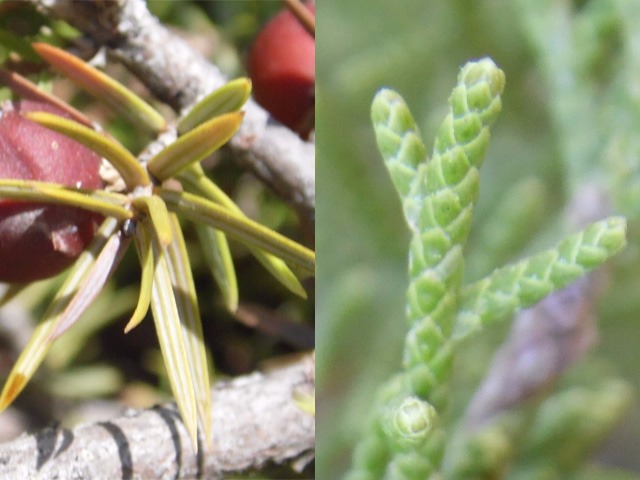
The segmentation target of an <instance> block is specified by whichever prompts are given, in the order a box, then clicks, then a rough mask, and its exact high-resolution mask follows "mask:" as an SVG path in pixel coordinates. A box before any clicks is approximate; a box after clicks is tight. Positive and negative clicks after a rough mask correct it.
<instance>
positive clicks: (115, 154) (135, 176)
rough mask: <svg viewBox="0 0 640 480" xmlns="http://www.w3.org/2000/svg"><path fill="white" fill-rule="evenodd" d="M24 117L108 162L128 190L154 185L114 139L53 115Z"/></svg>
mask: <svg viewBox="0 0 640 480" xmlns="http://www.w3.org/2000/svg"><path fill="white" fill-rule="evenodd" d="M23 115H24V116H25V117H26V118H28V119H29V120H32V121H34V122H36V123H39V124H40V125H42V126H43V127H47V128H49V129H51V130H54V131H56V132H58V133H62V134H63V135H66V136H68V137H71V138H73V139H74V140H76V141H77V142H80V143H81V144H83V145H84V146H85V147H87V148H89V149H91V150H93V151H94V152H96V153H97V154H98V155H100V156H102V157H104V158H106V159H107V160H108V161H109V163H111V165H113V167H114V168H115V169H116V170H117V171H118V173H119V174H120V176H121V177H122V179H123V180H124V183H125V185H126V186H127V188H129V189H133V188H135V187H137V186H145V185H149V184H150V183H151V180H150V179H149V175H148V174H147V171H146V170H145V168H144V167H143V166H142V165H141V164H140V163H139V162H138V160H136V157H134V156H133V155H132V154H131V153H130V152H129V150H127V149H126V148H124V147H123V146H122V145H120V143H118V142H117V141H116V140H115V139H113V138H110V137H107V136H106V135H103V134H101V133H98V132H96V131H95V130H92V129H90V128H87V127H85V126H84V125H81V124H79V123H78V122H74V121H73V120H68V119H66V118H64V117H60V116H59V115H54V114H52V113H47V112H29V113H24V114H23Z"/></svg>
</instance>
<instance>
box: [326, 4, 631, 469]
mask: <svg viewBox="0 0 640 480" xmlns="http://www.w3.org/2000/svg"><path fill="white" fill-rule="evenodd" d="M632 3H633V2H628V1H622V0H621V1H611V2H608V1H607V2H577V1H576V2H573V3H572V2H566V1H565V2H561V1H556V2H551V1H540V2H527V1H515V2H508V1H499V0H494V1H466V0H456V1H439V0H433V1H425V0H405V1H403V2H389V1H385V0H371V1H367V2H341V1H339V0H324V1H322V2H321V4H320V5H319V7H318V13H317V16H318V19H317V23H318V32H317V57H316V63H317V97H316V102H317V103H316V109H317V110H316V122H317V125H316V126H317V130H316V142H317V168H316V172H317V198H318V205H317V221H316V226H317V227H316V229H317V251H318V259H319V261H318V274H317V290H316V291H317V299H318V302H317V308H316V312H317V317H318V318H317V322H316V326H317V327H316V328H317V333H316V338H317V379H318V417H317V426H318V429H317V430H318V434H317V435H318V437H317V438H318V450H317V462H318V463H317V471H318V472H319V475H320V476H321V478H339V474H340V472H342V471H343V470H344V468H345V467H346V465H347V464H348V462H349V457H350V451H349V450H350V448H351V446H352V444H353V442H354V441H355V440H356V439H357V438H358V435H359V429H360V428H361V426H362V422H363V420H364V418H365V416H366V414H367V413H369V408H370V405H371V403H372V402H371V400H372V396H373V394H374V392H375V390H376V386H377V385H378V384H379V383H380V382H381V381H382V380H383V379H385V378H386V377H387V376H388V375H389V374H390V373H391V372H393V371H395V370H396V369H397V368H398V367H399V365H400V358H401V353H400V352H401V343H402V338H403V335H404V333H405V329H406V326H405V321H404V318H403V306H404V291H405V288H406V284H407V279H406V248H407V242H408V238H409V236H408V232H407V230H406V227H405V225H404V222H403V219H402V215H401V210H400V203H399V200H398V199H397V196H396V194H395V192H394V190H393V188H392V185H391V182H390V180H389V178H388V175H387V172H386V170H385V168H384V165H383V163H382V159H381V157H380V155H379V153H378V152H377V149H376V147H375V140H374V137H373V131H372V128H371V124H370V120H369V106H370V103H371V100H372V98H373V95H374V94H375V92H376V90H377V89H378V88H380V87H382V86H389V87H392V88H394V89H395V90H397V91H398V92H399V93H400V94H401V95H402V96H403V97H404V98H405V100H406V102H407V103H408V105H409V106H410V108H411V109H412V112H413V114H414V116H415V118H416V120H417V122H418V124H419V125H420V126H421V128H422V133H423V137H424V139H425V142H426V144H427V146H428V149H429V150H430V149H431V144H432V142H433V138H434V136H435V130H436V127H437V125H438V124H439V122H440V121H441V120H442V118H443V117H444V114H445V112H446V107H447V102H446V100H447V97H448V95H449V93H450V91H451V89H452V88H453V86H454V85H455V81H456V75H457V73H458V70H459V67H460V66H461V65H463V64H464V63H465V62H466V61H468V60H469V59H473V58H479V57H483V56H490V57H491V58H493V59H494V61H495V62H496V63H497V64H498V65H499V66H500V67H501V68H502V69H503V70H504V71H505V74H506V79H507V84H506V89H505V93H504V96H503V112H502V114H501V115H500V117H499V118H498V121H497V123H496V125H495V126H494V128H493V129H492V140H491V143H490V148H489V151H488V154H487V157H486V160H485V164H484V166H483V168H482V171H481V191H480V200H479V202H478V205H477V208H476V210H475V215H474V229H473V232H472V237H471V240H470V245H469V248H468V252H467V255H468V257H467V258H468V263H467V271H466V275H467V277H468V279H469V280H472V279H476V278H478V277H480V276H483V275H485V274H486V273H488V272H489V271H491V270H492V269H493V268H495V267H498V266H501V265H503V264H504V263H505V262H508V261H511V260H513V259H517V258H519V257H521V256H522V255H524V254H527V253H531V252H535V251H538V250H540V249H542V248H546V247H548V246H551V245H552V244H554V243H555V242H556V241H557V240H559V239H560V238H561V237H562V236H564V235H565V234H567V233H569V232H570V231H571V229H570V227H568V226H566V225H565V222H564V221H563V217H562V213H563V209H564V208H565V206H566V203H567V200H568V199H569V198H570V195H571V193H572V192H573V191H575V189H576V188H578V187H579V186H580V185H582V184H583V183H585V182H587V181H594V179H595V181H597V182H600V183H602V184H603V185H604V186H605V188H606V189H607V190H608V191H609V192H610V195H611V197H612V199H613V205H614V206H613V207H612V209H613V211H614V212H615V213H623V214H625V215H627V216H628V217H629V220H630V232H629V242H630V245H629V247H627V249H626V250H625V252H623V254H621V255H620V256H619V257H617V258H616V260H615V261H613V262H611V264H610V265H609V267H608V273H609V279H608V287H607V290H606V292H605V294H604V296H603V300H602V301H601V302H600V307H599V312H598V313H599V326H600V341H599V343H598V345H597V346H596V347H595V348H594V350H593V351H592V352H590V354H589V356H588V359H587V364H588V366H582V367H578V369H580V368H582V369H583V372H582V373H581V375H583V376H585V377H586V378H589V374H590V373H589V372H592V371H593V372H595V371H598V372H605V374H606V375H611V376H617V377H621V378H623V379H625V380H626V381H627V382H629V383H630V384H632V385H633V386H634V388H635V390H636V391H638V390H640V389H639V388H638V387H640V369H638V366H639V361H638V354H637V352H638V345H640V275H638V274H637V273H636V272H637V271H638V270H640V268H638V266H640V263H639V259H638V248H637V245H638V243H639V242H638V240H639V238H640V236H639V233H638V228H637V227H638V214H637V212H638V211H639V210H638V208H637V207H638V206H639V205H638V202H637V200H635V199H636V198H637V196H636V194H635V192H636V189H635V187H634V186H635V181H636V179H637V178H640V175H638V172H637V171H636V170H637V168H638V164H640V149H638V148H637V145H636V143H637V142H638V140H636V137H639V138H640V121H639V119H638V114H637V113H636V111H640V94H639V95H638V97H639V98H638V99H637V100H636V94H635V93H634V91H635V89H636V88H637V85H636V83H634V82H637V81H638V80H640V76H638V77H636V75H635V74H636V73H637V72H636V66H635V63H640V56H635V55H634V53H635V52H634V48H635V47H634V43H635V42H636V40H635V39H636V38H637V37H639V36H640V29H639V28H638V26H637V25H635V24H634V23H633V22H635V19H634V18H630V17H632V15H630V12H632V10H633V8H635V7H634V6H633V5H632ZM534 4H535V5H534ZM550 19H551V20H553V21H550ZM540 25H543V27H540ZM541 28H549V29H550V31H549V32H544V31H542V30H540V29H541ZM542 41H549V42H551V43H549V44H547V46H546V47H545V45H542V46H541V42H542ZM563 41H564V42H566V43H563ZM553 42H556V43H553ZM549 45H550V46H551V47H549ZM567 45H569V46H570V48H569V47H567ZM567 75H571V78H572V79H575V81H576V85H577V86H576V87H575V88H574V89H571V88H568V89H567V88H564V87H563V83H562V81H563V79H565V76H567ZM634 102H635V103H634ZM635 132H638V133H635ZM525 184H526V185H534V186H535V191H536V192H538V194H537V198H536V201H535V202H534V204H533V205H532V206H529V207H528V210H526V213H527V215H526V220H527V222H526V223H527V226H526V227H527V228H528V229H529V230H528V231H527V232H523V234H522V236H521V237H520V238H518V237H517V236H516V238H515V239H514V241H513V242H512V243H511V244H509V245H500V246H499V248H498V247H496V246H495V243H498V242H497V241H496V242H494V241H493V240H494V239H495V238H496V236H499V235H500V232H499V228H500V225H501V221H502V222H504V220H503V219H502V218H501V217H500V216H496V214H495V212H496V211H497V210H496V209H499V208H501V207H504V205H505V203H508V202H509V201H510V200H511V201H512V200H513V199H512V198H511V199H510V197H509V195H510V192H513V189H514V188H518V187H519V186H521V185H525ZM507 323H508V322H507ZM507 327H508V325H499V326H496V327H495V328H491V329H490V331H488V332H485V333H484V334H483V335H482V336H481V338H478V339H475V340H473V341H471V342H467V343H466V344H465V348H464V352H463V353H462V354H461V355H460V358H459V359H458V362H457V364H456V365H457V369H456V385H459V388H458V390H457V391H456V393H455V398H454V407H453V408H454V410H455V409H456V408H457V409H461V408H463V407H464V405H465V403H466V401H467V399H468V398H469V395H471V393H472V391H473V388H474V387H475V385H477V382H479V381H480V379H481V376H482V373H483V372H484V370H485V369H486V367H487V363H488V362H489V360H490V359H491V352H492V351H493V350H494V349H495V348H496V346H497V345H498V344H499V343H500V341H501V339H503V338H504V335H505V332H506V329H507ZM585 372H586V373H585ZM594 375H595V373H594ZM638 445H640V406H639V405H638V401H637V399H636V400H635V403H634V405H633V406H632V409H631V411H630V412H629V413H628V414H627V415H626V416H625V417H624V419H623V421H622V422H621V425H620V427H619V428H618V429H616V431H615V432H614V433H613V434H612V436H611V437H610V438H608V439H606V441H605V442H604V443H603V446H602V448H601V449H599V450H598V451H597V452H596V454H595V456H594V459H595V461H597V462H599V463H601V464H605V465H611V466H615V467H618V468H625V469H628V470H636V471H640V460H639V459H638V457H639V455H638V447H637V446H638Z"/></svg>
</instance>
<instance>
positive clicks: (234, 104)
mask: <svg viewBox="0 0 640 480" xmlns="http://www.w3.org/2000/svg"><path fill="white" fill-rule="evenodd" d="M250 94H251V80H249V79H248V78H244V77H243V78H236V79H235V80H231V81H229V82H227V83H225V84H224V85H223V86H222V87H220V88H218V89H216V90H214V91H213V92H211V93H210V94H209V95H207V96H206V97H204V98H203V99H202V100H200V101H199V102H198V103H197V104H196V105H195V106H194V107H193V108H192V109H191V110H190V111H189V113H187V114H186V115H185V116H184V117H183V118H182V120H180V123H178V133H179V134H180V135H182V134H184V133H186V132H188V131H189V130H192V129H193V128H195V127H197V126H198V125H200V124H201V123H204V122H206V121H207V120H209V119H211V118H214V117H216V116H218V115H223V114H225V113H229V112H235V111H237V110H240V108H242V106H243V105H244V104H245V102H246V101H247V99H248V98H249V95H250Z"/></svg>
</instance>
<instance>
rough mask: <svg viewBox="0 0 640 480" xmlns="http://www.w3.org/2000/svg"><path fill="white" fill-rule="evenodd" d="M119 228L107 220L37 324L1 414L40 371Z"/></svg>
mask: <svg viewBox="0 0 640 480" xmlns="http://www.w3.org/2000/svg"><path fill="white" fill-rule="evenodd" d="M117 228H118V221H117V220H116V219H115V218H107V219H106V220H105V221H104V222H103V223H102V225H101V226H100V229H99V230H98V232H97V234H96V236H95V237H94V239H93V242H92V243H91V245H90V246H89V248H87V249H86V250H85V251H84V252H82V253H81V254H80V256H79V257H78V259H77V260H76V262H75V263H74V265H73V267H72V268H71V270H70V272H69V275H68V276H67V278H66V279H65V282H64V284H63V285H62V287H61V288H60V290H58V293H57V294H56V296H55V298H54V299H53V302H52V303H51V305H50V306H49V308H48V310H47V312H46V313H45V315H44V319H43V321H42V322H41V323H40V324H39V325H38V327H37V328H36V330H35V331H34V333H33V335H32V337H31V340H29V343H28V344H27V346H26V347H25V349H24V350H23V351H22V353H21V354H20V357H19V358H18V360H17V361H16V364H15V365H14V366H13V369H12V370H11V373H10V374H9V378H8V379H7V382H6V383H5V385H4V388H3V390H2V393H1V394H0V411H2V410H4V409H5V408H7V407H8V406H9V405H10V404H11V402H13V400H14V399H15V398H16V397H17V396H18V394H19V393H20V392H21V391H22V390H23V388H24V386H25V385H26V384H27V382H28V381H29V380H30V379H31V377H32V376H33V374H34V373H35V371H36V370H37V368H38V366H39V365H40V363H41V362H42V359H43V358H44V356H45V355H46V353H47V351H48V350H49V347H50V346H51V333H52V332H53V331H54V329H55V328H56V326H57V325H58V323H60V322H62V321H63V320H64V315H65V314H66V313H67V310H68V307H69V305H70V304H71V303H72V301H73V299H74V297H75V296H76V294H77V293H78V291H79V290H80V288H81V286H82V284H83V282H84V281H85V278H86V276H87V274H88V273H89V272H90V271H91V269H92V268H93V267H94V265H95V263H96V258H97V256H98V255H99V254H100V252H101V251H102V250H103V249H104V248H105V246H106V245H107V242H108V241H109V239H110V238H111V237H112V235H113V234H114V233H115V232H116V230H117Z"/></svg>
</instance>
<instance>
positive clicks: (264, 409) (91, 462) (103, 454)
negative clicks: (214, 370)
mask: <svg viewBox="0 0 640 480" xmlns="http://www.w3.org/2000/svg"><path fill="white" fill-rule="evenodd" d="M313 369H314V362H313V357H312V356H306V357H303V358H302V359H301V360H299V361H298V362H296V363H294V364H291V365H289V366H287V367H285V368H281V369H279V370H275V371H273V372H269V373H265V374H262V373H253V374H251V375H248V376H245V377H239V378H236V379H234V380H231V381H224V382H219V383H217V384H216V385H215V387H214V388H213V398H212V401H213V404H212V405H213V408H212V411H213V414H212V432H213V440H212V441H211V443H210V444H209V445H207V444H206V442H203V441H201V442H200V451H199V453H195V452H194V451H193V449H192V447H191V441H190V440H189V436H188V434H187V431H186V429H185V427H184V425H183V424H182V421H181V420H180V415H179V414H178V411H177V408H176V406H175V405H174V404H167V405H161V406H157V407H154V408H151V409H149V410H142V411H131V412H129V413H127V414H126V415H124V416H122V417H120V418H116V419H113V420H108V421H103V422H99V423H93V424H87V425H80V426H77V427H76V428H74V429H73V430H69V429H66V428H60V427H57V426H55V427H51V428H48V429H45V430H42V431H39V432H36V433H35V434H32V435H23V436H21V437H19V438H18V439H16V440H14V441H12V442H7V443H4V444H0V459H2V461H1V462H0V478H39V479H41V480H48V479H53V478H75V479H78V480H82V479H95V478H189V479H191V478H209V479H216V478H223V477H225V476H228V475H230V474H238V473H241V472H246V471H249V470H255V469H259V468H261V467H263V466H264V465H265V464H269V463H276V464H289V465H293V464H295V463H296V462H298V463H302V464H307V463H308V462H309V461H311V460H312V458H313V450H314V445H315V422H314V418H313V417H312V416H311V415H309V414H308V413H305V412H304V411H303V410H302V409H301V408H300V407H299V406H298V405H297V404H296V402H295V400H294V396H295V392H296V391H297V390H298V389H300V388H309V387H311V388H313V381H314V376H313ZM201 440H202V439H201Z"/></svg>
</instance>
